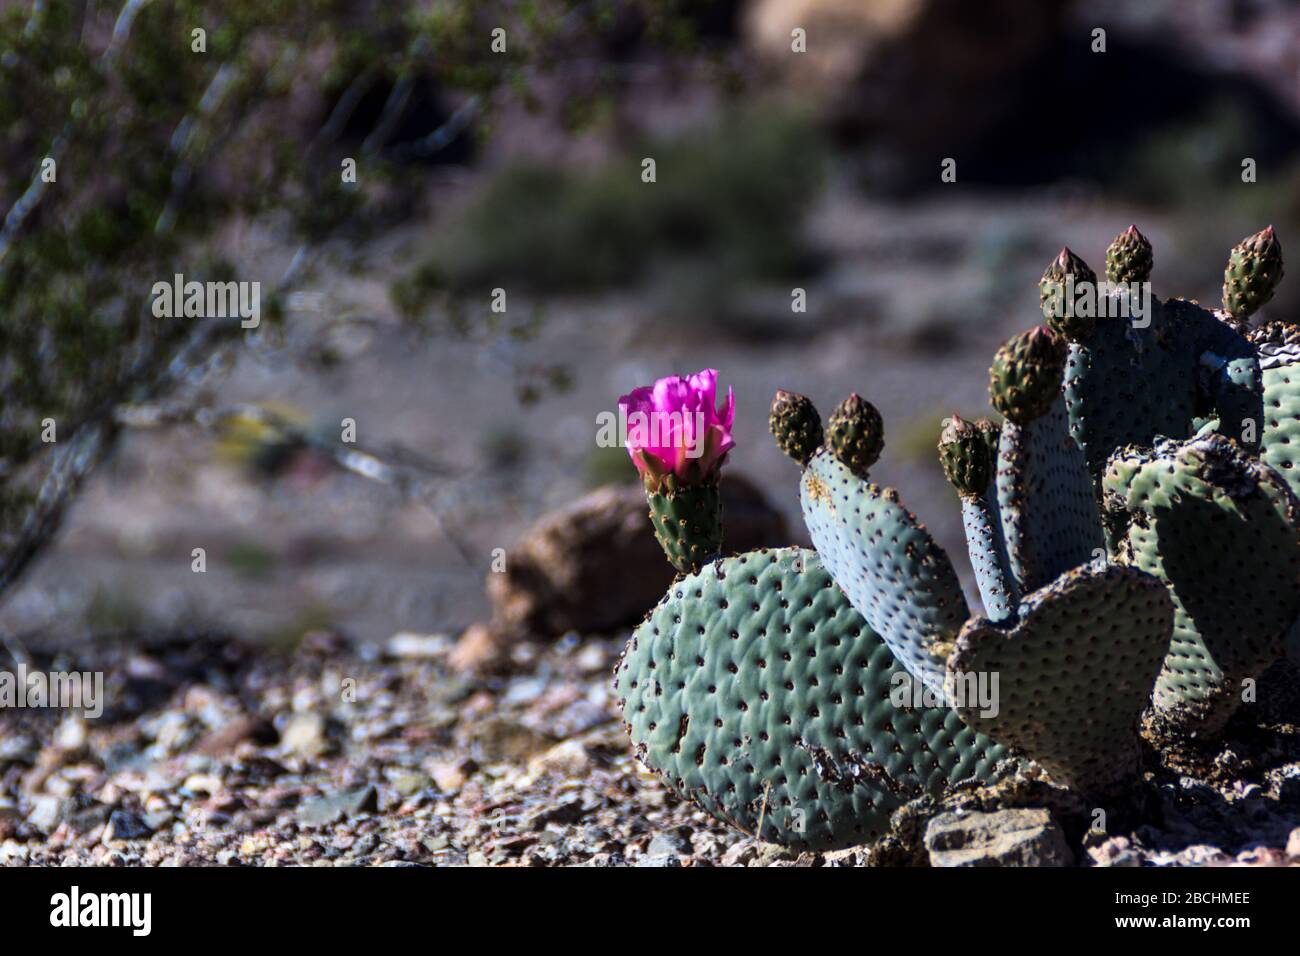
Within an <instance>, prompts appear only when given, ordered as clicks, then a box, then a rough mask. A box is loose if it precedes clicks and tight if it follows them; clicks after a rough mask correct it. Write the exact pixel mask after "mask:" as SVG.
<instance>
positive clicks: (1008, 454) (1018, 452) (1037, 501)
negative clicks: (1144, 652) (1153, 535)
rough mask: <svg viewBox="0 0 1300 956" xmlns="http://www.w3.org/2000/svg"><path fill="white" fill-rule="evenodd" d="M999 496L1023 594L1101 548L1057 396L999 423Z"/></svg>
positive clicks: (1096, 517)
mask: <svg viewBox="0 0 1300 956" xmlns="http://www.w3.org/2000/svg"><path fill="white" fill-rule="evenodd" d="M997 498H998V508H999V513H1000V515H1001V520H1002V536H1003V539H1004V541H1005V546H1006V553H1007V560H1008V562H1009V567H1010V570H1011V573H1012V575H1013V576H1014V578H1015V581H1016V585H1017V588H1018V590H1019V593H1021V594H1028V593H1029V592H1030V591H1033V590H1035V589H1036V588H1039V587H1042V586H1043V585H1045V584H1047V583H1048V582H1049V581H1052V580H1053V579H1055V578H1056V577H1057V576H1059V575H1061V574H1063V573H1064V572H1066V571H1068V570H1069V569H1070V568H1075V567H1078V566H1079V565H1081V564H1084V563H1086V562H1088V561H1091V560H1092V559H1093V558H1095V557H1097V552H1098V551H1099V550H1100V549H1104V547H1105V538H1104V536H1103V534H1102V530H1101V516H1100V514H1099V513H1098V510H1097V499H1096V496H1095V495H1094V493H1093V485H1092V481H1091V480H1090V479H1089V477H1088V469H1087V465H1086V463H1085V460H1084V457H1083V452H1082V451H1081V450H1080V449H1079V446H1078V445H1076V444H1075V442H1074V439H1073V438H1071V437H1070V431H1069V418H1068V416H1067V415H1066V412H1065V403H1064V401H1063V400H1062V399H1061V398H1060V397H1058V398H1057V400H1056V402H1055V403H1054V405H1053V407H1052V409H1051V410H1050V411H1049V412H1047V414H1045V415H1042V416H1040V417H1039V418H1036V419H1034V420H1032V421H1029V422H1027V423H1025V424H1024V425H1017V424H1015V423H1014V422H1007V424H1006V425H1005V426H1003V428H1002V438H1001V441H1000V443H999V447H998V472H997Z"/></svg>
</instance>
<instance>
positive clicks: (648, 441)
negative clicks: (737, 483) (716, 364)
mask: <svg viewBox="0 0 1300 956" xmlns="http://www.w3.org/2000/svg"><path fill="white" fill-rule="evenodd" d="M717 383H718V373H717V371H716V370H714V369H711V368H707V369H704V370H703V371H701V372H697V373H695V374H694V375H691V376H689V377H686V378H683V377H681V376H676V375H674V376H670V377H668V378H661V379H659V381H657V382H655V384H654V386H653V387H641V388H636V389H633V390H632V391H631V392H630V393H629V394H627V395H624V396H623V397H622V398H620V399H619V400H618V403H619V408H620V411H621V412H622V414H623V416H624V417H625V419H626V421H627V450H628V454H629V455H631V457H632V463H633V464H634V465H636V468H637V471H639V472H640V473H641V480H642V483H643V484H644V486H645V493H646V501H647V503H648V504H649V505H650V521H651V524H652V525H653V526H654V531H655V537H656V538H657V539H658V541H659V544H660V546H661V547H662V548H663V549H664V553H665V554H666V555H667V556H668V560H669V562H670V563H671V564H672V565H673V567H675V568H676V569H677V570H678V571H682V572H687V571H693V570H696V569H698V568H699V567H701V566H702V565H703V564H704V562H705V561H707V560H709V559H710V558H712V557H714V556H716V555H717V554H718V552H719V551H720V550H721V549H722V500H721V497H720V494H719V491H718V473H719V470H720V469H721V467H722V464H723V462H725V461H726V458H727V453H728V452H730V451H731V449H732V447H733V446H734V445H735V441H734V440H733V439H732V437H731V426H732V422H733V420H734V418H735V414H736V406H735V397H734V396H733V395H732V393H731V391H730V389H728V391H727V398H726V402H725V403H724V404H722V405H720V406H719V405H718V404H717Z"/></svg>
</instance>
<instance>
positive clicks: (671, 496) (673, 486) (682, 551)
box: [645, 475, 722, 572]
mask: <svg viewBox="0 0 1300 956" xmlns="http://www.w3.org/2000/svg"><path fill="white" fill-rule="evenodd" d="M645 497H646V503H647V504H648V505H649V506H650V524H651V525H652V526H653V527H654V532H655V540H657V541H658V542H659V546H660V547H661V548H663V549H664V554H665V555H667V557H668V561H669V563H670V564H672V566H673V567H675V568H676V569H677V570H678V571H682V572H691V571H696V570H698V569H699V568H700V567H702V566H703V565H704V563H705V562H706V561H710V560H712V559H713V558H715V557H717V555H718V553H719V552H720V551H721V550H722V497H721V495H720V493H719V491H718V482H717V479H716V478H714V480H712V481H706V482H704V483H702V484H695V485H690V484H685V483H683V482H680V481H678V480H677V478H676V477H675V476H673V475H668V476H667V477H666V478H664V479H663V480H662V481H661V482H660V483H659V485H658V490H651V488H650V487H649V486H647V488H646V496H645Z"/></svg>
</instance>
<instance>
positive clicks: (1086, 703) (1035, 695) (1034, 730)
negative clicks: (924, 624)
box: [948, 563, 1173, 796]
mask: <svg viewBox="0 0 1300 956" xmlns="http://www.w3.org/2000/svg"><path fill="white" fill-rule="evenodd" d="M1172 619H1173V605H1172V603H1171V601H1170V600H1169V596H1168V595H1167V594H1166V593H1165V589H1164V588H1163V587H1162V586H1161V584H1160V582H1159V581H1158V580H1157V579H1155V578H1153V577H1151V576H1150V575H1147V574H1143V573H1142V572H1140V571H1138V570H1136V569H1134V568H1126V567H1121V566H1115V565H1111V566H1107V565H1106V564H1104V563H1099V564H1098V565H1095V566H1090V567H1081V568H1076V569H1074V570H1073V571H1069V572H1067V573H1066V574H1064V575H1062V576H1061V577H1060V578H1059V579H1057V580H1056V581H1053V582H1052V583H1051V584H1050V585H1048V586H1047V587H1045V588H1042V589H1041V590H1038V591H1035V592H1034V593H1033V594H1031V595H1029V597H1027V598H1026V599H1025V600H1024V602H1023V603H1022V604H1021V606H1020V616H1019V620H1018V622H1017V623H1016V624H1015V625H1014V626H1008V625H1005V624H1003V625H998V624H994V623H991V622H989V621H981V620H972V621H970V622H969V623H968V624H967V625H966V626H965V627H964V628H963V629H962V632H961V636H960V637H959V638H958V639H957V647H956V650H955V651H954V653H953V655H952V657H950V658H949V660H948V667H949V670H950V671H951V672H952V674H953V675H954V678H958V679H959V677H960V675H964V674H997V675H999V679H1000V682H1001V686H1000V687H999V693H998V700H999V703H1000V705H1001V706H1000V707H999V709H998V710H997V712H996V713H995V714H993V715H991V716H990V715H986V713H985V712H984V711H982V710H981V708H980V707H978V706H964V707H961V708H959V711H958V712H959V713H960V714H961V716H962V719H963V720H965V721H966V722H967V723H968V724H970V725H971V726H972V727H976V728H978V729H980V730H982V731H983V732H985V733H987V734H989V735H990V736H991V737H993V738H994V739H995V740H998V741H1001V742H1003V743H1006V744H1008V745H1010V746H1012V747H1015V748H1016V749H1018V750H1020V751H1021V752H1023V753H1024V754H1025V755H1026V756H1028V757H1029V758H1030V759H1032V760H1034V761H1035V762H1036V763H1038V764H1039V765H1040V766H1042V767H1043V768H1044V769H1046V770H1047V771H1048V772H1049V773H1050V774H1051V775H1052V777H1053V779H1054V780H1056V781H1057V782H1058V783H1061V784H1065V785H1068V786H1073V787H1076V788H1078V789H1079V790H1080V791H1082V792H1083V793H1085V794H1089V795H1093V794H1098V795H1102V796H1104V795H1106V794H1108V793H1109V792H1111V791H1113V790H1115V789H1116V788H1121V787H1123V786H1124V785H1125V784H1128V783H1131V782H1132V781H1133V779H1134V778H1135V776H1136V774H1137V768H1138V753H1139V743H1138V718H1139V716H1140V715H1141V713H1142V711H1143V709H1144V708H1145V707H1146V706H1147V704H1148V702H1149V701H1150V699H1151V684H1152V681H1154V680H1155V678H1156V674H1157V672H1158V671H1159V670H1160V663H1161V661H1162V660H1163V659H1164V656H1165V653H1166V651H1167V650H1168V648H1169V628H1170V624H1171V622H1172Z"/></svg>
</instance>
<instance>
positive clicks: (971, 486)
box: [939, 415, 996, 498]
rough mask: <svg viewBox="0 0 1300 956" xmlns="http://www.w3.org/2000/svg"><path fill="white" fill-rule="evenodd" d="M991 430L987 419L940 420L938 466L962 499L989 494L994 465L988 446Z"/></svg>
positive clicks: (993, 457) (955, 416)
mask: <svg viewBox="0 0 1300 956" xmlns="http://www.w3.org/2000/svg"><path fill="white" fill-rule="evenodd" d="M991 426H992V422H989V421H988V419H981V421H980V422H978V423H977V422H968V421H966V420H965V419H964V418H961V417H960V416H958V415H954V416H952V418H945V419H944V420H943V431H942V433H940V435H939V463H940V464H941V465H943V473H944V475H945V476H946V477H947V479H948V483H949V484H951V485H952V486H953V487H954V488H956V489H957V494H959V495H961V496H962V497H963V498H975V497H979V496H980V495H982V494H984V492H986V491H987V490H988V487H989V482H990V481H992V480H993V472H994V468H995V462H996V453H995V449H994V447H993V446H992V445H991V444H990V442H989V434H990V432H989V431H988V430H987V429H988V428H989V427H991ZM993 434H996V429H995V430H994V431H993Z"/></svg>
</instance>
